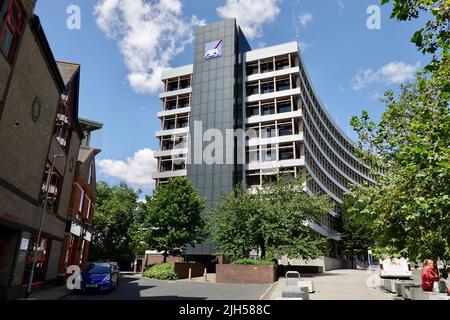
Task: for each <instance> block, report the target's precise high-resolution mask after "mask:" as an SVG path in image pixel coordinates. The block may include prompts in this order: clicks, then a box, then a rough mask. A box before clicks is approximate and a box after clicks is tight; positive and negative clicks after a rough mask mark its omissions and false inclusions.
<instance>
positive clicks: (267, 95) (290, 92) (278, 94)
mask: <svg viewBox="0 0 450 320" xmlns="http://www.w3.org/2000/svg"><path fill="white" fill-rule="evenodd" d="M299 94H300V88H295V89H290V90H282V91H275V92H271V93H264V94H254V95H251V96H248V97H246V98H245V99H244V102H256V101H259V100H270V99H275V98H281V97H287V96H295V95H299Z"/></svg>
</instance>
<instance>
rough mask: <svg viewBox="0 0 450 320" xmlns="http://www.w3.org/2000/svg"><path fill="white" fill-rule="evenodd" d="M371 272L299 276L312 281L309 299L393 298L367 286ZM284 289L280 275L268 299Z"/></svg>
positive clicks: (278, 294) (271, 298)
mask: <svg viewBox="0 0 450 320" xmlns="http://www.w3.org/2000/svg"><path fill="white" fill-rule="evenodd" d="M371 274H372V273H370V272H368V271H367V270H354V269H343V270H333V271H327V272H324V273H322V274H311V275H301V278H302V280H312V281H313V282H314V289H315V292H314V293H310V294H309V299H310V300H395V298H396V297H394V296H393V295H392V294H390V293H386V292H385V291H384V290H379V289H371V288H369V287H368V286H367V280H368V279H369V277H370V276H371ZM285 289H286V279H285V278H284V277H282V278H280V279H279V280H278V283H277V284H276V286H275V288H274V289H273V291H272V293H271V297H270V300H277V299H279V298H281V294H282V291H283V290H285Z"/></svg>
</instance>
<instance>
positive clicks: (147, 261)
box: [142, 254, 183, 270]
mask: <svg viewBox="0 0 450 320" xmlns="http://www.w3.org/2000/svg"><path fill="white" fill-rule="evenodd" d="M163 261H164V256H163V255H153V254H152V255H146V256H145V257H144V259H143V262H142V265H143V270H145V268H146V267H148V266H152V265H154V264H158V263H163ZM166 261H167V262H168V263H171V264H175V263H176V262H182V261H183V258H182V257H174V256H168V257H167V259H166Z"/></svg>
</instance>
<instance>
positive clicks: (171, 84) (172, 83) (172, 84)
mask: <svg viewBox="0 0 450 320" xmlns="http://www.w3.org/2000/svg"><path fill="white" fill-rule="evenodd" d="M175 90H178V80H175V81H170V82H169V83H168V84H167V91H175Z"/></svg>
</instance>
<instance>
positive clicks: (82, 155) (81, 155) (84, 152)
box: [78, 147, 101, 163]
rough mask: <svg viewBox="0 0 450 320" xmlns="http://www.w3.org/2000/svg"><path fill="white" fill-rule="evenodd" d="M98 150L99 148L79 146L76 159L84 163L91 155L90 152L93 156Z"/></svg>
mask: <svg viewBox="0 0 450 320" xmlns="http://www.w3.org/2000/svg"><path fill="white" fill-rule="evenodd" d="M100 152H101V150H100V149H96V148H86V147H80V151H79V152H78V161H79V162H82V163H86V161H87V160H88V159H89V158H90V157H91V155H92V153H94V156H96V155H97V154H99V153H100Z"/></svg>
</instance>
